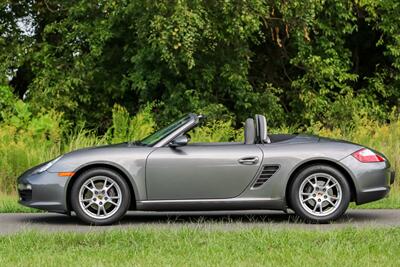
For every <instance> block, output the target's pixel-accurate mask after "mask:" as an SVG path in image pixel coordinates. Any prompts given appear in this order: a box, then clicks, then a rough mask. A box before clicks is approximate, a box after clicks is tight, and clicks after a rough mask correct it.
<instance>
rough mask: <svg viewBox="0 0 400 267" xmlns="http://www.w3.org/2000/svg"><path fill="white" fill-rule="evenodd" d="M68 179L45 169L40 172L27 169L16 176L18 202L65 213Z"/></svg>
mask: <svg viewBox="0 0 400 267" xmlns="http://www.w3.org/2000/svg"><path fill="white" fill-rule="evenodd" d="M68 179H69V177H60V176H58V174H57V173H50V172H47V171H45V172H43V173H40V174H37V173H36V174H35V173H33V172H32V171H27V172H26V173H24V174H23V175H21V176H20V177H19V178H18V194H19V201H18V202H19V203H20V204H22V205H24V206H27V207H31V208H36V209H42V210H46V211H52V212H61V213H65V212H67V211H68V208H67V204H66V197H65V195H66V185H67V182H68Z"/></svg>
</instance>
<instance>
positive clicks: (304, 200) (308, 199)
mask: <svg viewBox="0 0 400 267" xmlns="http://www.w3.org/2000/svg"><path fill="white" fill-rule="evenodd" d="M311 199H314V198H313V197H312V196H311V197H308V198H306V199H303V200H302V201H301V202H303V203H306V202H307V201H310V200H311Z"/></svg>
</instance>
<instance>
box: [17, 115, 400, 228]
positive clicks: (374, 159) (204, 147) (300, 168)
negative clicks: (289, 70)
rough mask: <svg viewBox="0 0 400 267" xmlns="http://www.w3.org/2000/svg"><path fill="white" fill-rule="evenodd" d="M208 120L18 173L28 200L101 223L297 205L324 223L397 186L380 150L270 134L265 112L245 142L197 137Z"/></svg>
mask: <svg viewBox="0 0 400 267" xmlns="http://www.w3.org/2000/svg"><path fill="white" fill-rule="evenodd" d="M203 119H204V118H203V116H201V115H199V116H198V115H196V114H188V115H186V116H184V117H183V118H181V119H179V120H177V121H176V122H174V123H172V124H171V125H169V126H167V127H166V128H164V129H161V130H159V131H157V132H155V133H154V134H152V135H150V136H148V137H146V138H145V139H143V140H141V141H136V142H128V143H122V144H116V145H109V146H102V147H94V148H87V149H82V150H77V151H73V152H70V153H67V154H65V155H62V156H60V157H58V158H56V159H54V160H52V161H50V162H46V163H43V164H41V165H39V166H36V167H34V168H32V169H30V170H28V171H26V172H25V173H24V174H22V175H21V176H20V177H19V178H18V191H19V195H20V201H19V202H20V203H21V204H22V205H25V206H29V207H34V208H38V209H43V210H47V211H51V212H60V213H67V214H70V213H71V212H75V213H76V215H77V216H78V217H79V218H80V219H81V220H82V221H84V222H86V223H89V224H96V225H105V224H111V223H114V222H116V221H118V220H120V219H121V218H122V217H123V216H124V215H125V213H126V212H127V211H128V210H130V209H131V210H132V209H135V210H151V211H173V210H174V211H184V210H200V211H207V210H254V209H265V210H268V209H275V210H284V211H286V210H287V209H289V208H290V209H292V210H294V212H295V213H296V214H297V215H299V216H300V217H301V218H303V219H304V220H305V221H310V222H319V223H325V222H329V221H331V220H334V219H336V218H338V217H339V216H341V215H342V214H343V213H344V212H345V211H346V209H347V207H348V205H349V202H351V201H353V202H356V203H357V204H363V203H367V202H371V201H374V200H378V199H381V198H383V197H384V196H386V195H387V194H388V192H389V190H390V185H391V184H392V183H393V182H394V177H395V175H394V172H393V171H391V169H390V163H389V161H388V160H387V158H386V157H385V156H384V155H382V154H381V153H379V152H376V151H373V150H372V149H368V148H365V147H363V146H361V145H358V144H353V143H349V142H345V141H340V140H332V139H327V138H322V137H317V136H306V135H288V134H277V135H275V134H268V133H267V123H266V120H265V117H264V116H262V115H256V116H255V118H254V119H252V118H249V119H247V120H246V123H245V127H244V137H245V138H244V142H241V143H237V142H226V143H191V142H190V137H189V134H188V132H190V130H192V129H193V128H194V127H196V126H197V125H198V124H199V122H200V121H202V120H203Z"/></svg>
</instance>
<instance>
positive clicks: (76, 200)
mask: <svg viewBox="0 0 400 267" xmlns="http://www.w3.org/2000/svg"><path fill="white" fill-rule="evenodd" d="M130 201H131V194H130V190H129V187H128V185H127V183H126V181H125V180H124V179H123V178H122V177H121V176H120V175H119V174H118V173H116V172H114V171H112V170H109V169H103V168H99V169H91V170H88V171H86V172H84V173H82V174H81V175H80V176H79V177H78V178H77V180H76V181H75V182H74V184H73V187H72V191H71V204H72V208H73V210H74V211H75V213H76V215H77V216H78V217H79V218H80V219H81V220H82V221H84V222H86V223H89V224H95V225H107V224H112V223H115V222H117V221H118V220H120V219H121V218H122V216H124V215H125V213H126V212H127V210H128V208H129V205H130Z"/></svg>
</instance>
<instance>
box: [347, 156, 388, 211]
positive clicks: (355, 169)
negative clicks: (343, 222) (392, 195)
mask: <svg viewBox="0 0 400 267" xmlns="http://www.w3.org/2000/svg"><path fill="white" fill-rule="evenodd" d="M341 163H342V164H344V165H345V166H346V167H347V169H348V170H350V171H351V174H352V178H353V183H354V186H355V202H356V204H357V205H360V204H364V203H368V202H372V201H375V200H379V199H382V198H384V197H385V196H387V194H388V193H389V192H390V185H391V184H393V183H394V179H395V173H394V171H392V170H391V169H390V163H389V162H388V161H385V162H376V163H362V162H359V161H358V160H357V159H355V158H354V157H353V156H348V157H346V158H344V159H343V160H341Z"/></svg>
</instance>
